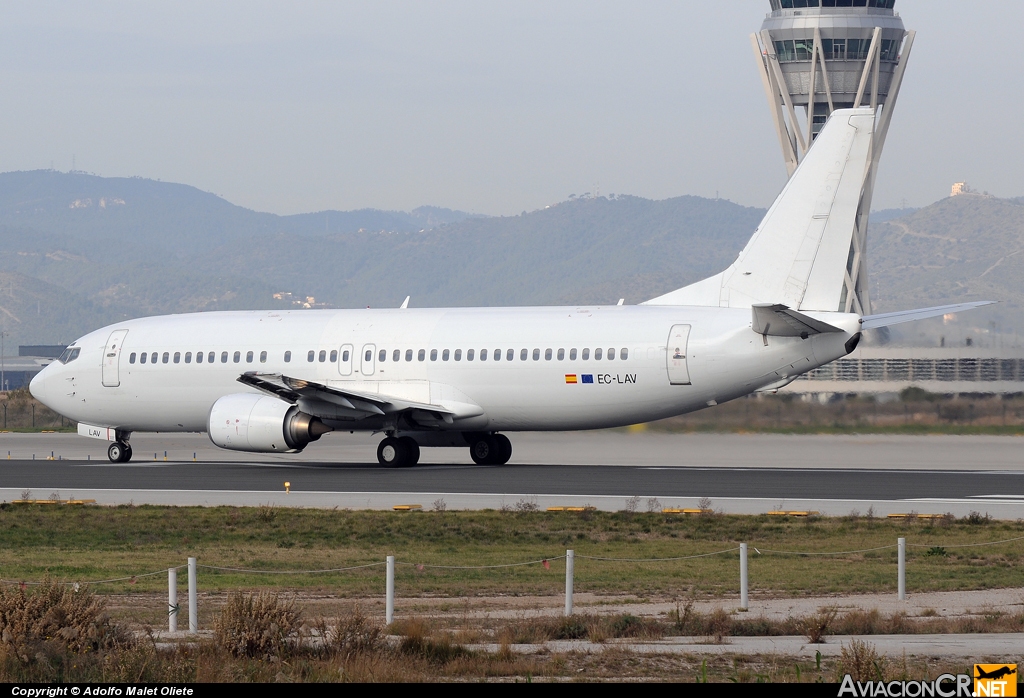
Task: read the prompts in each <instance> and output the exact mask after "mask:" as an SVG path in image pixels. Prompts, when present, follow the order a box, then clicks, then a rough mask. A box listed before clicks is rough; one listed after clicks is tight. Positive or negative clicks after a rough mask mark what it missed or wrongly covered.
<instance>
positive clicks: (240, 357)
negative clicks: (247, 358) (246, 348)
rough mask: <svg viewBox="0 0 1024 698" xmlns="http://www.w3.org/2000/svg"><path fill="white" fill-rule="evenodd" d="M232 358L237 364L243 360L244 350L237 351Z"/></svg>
mask: <svg viewBox="0 0 1024 698" xmlns="http://www.w3.org/2000/svg"><path fill="white" fill-rule="evenodd" d="M231 360H232V361H234V362H235V363H236V364H237V363H238V362H239V361H241V360H242V352H240V351H236V352H235V355H234V356H233V357H231Z"/></svg>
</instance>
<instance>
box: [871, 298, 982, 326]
mask: <svg viewBox="0 0 1024 698" xmlns="http://www.w3.org/2000/svg"><path fill="white" fill-rule="evenodd" d="M993 303H995V301H975V302H973V303H957V304H956V305H939V306H936V307H934V308H919V309H917V310H901V311H899V312H895V313H882V314H880V315H866V316H864V317H862V318H861V319H860V328H861V329H862V330H873V329H876V328H878V327H888V326H889V325H898V324H900V323H901V322H913V321H914V320H924V319H926V318H930V317H936V316H939V315H946V314H947V313H959V312H962V311H964V310H973V309H974V308H980V307H981V306H983V305H991V304H993Z"/></svg>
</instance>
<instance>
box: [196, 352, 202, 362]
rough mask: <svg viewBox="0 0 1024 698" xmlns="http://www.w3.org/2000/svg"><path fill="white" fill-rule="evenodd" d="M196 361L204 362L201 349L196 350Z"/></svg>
mask: <svg viewBox="0 0 1024 698" xmlns="http://www.w3.org/2000/svg"><path fill="white" fill-rule="evenodd" d="M196 363H197V364H201V363H203V352H201V351H197V352H196Z"/></svg>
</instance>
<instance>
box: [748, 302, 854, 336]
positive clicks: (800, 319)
mask: <svg viewBox="0 0 1024 698" xmlns="http://www.w3.org/2000/svg"><path fill="white" fill-rule="evenodd" d="M751 310H752V311H753V323H752V324H751V329H753V330H754V332H757V333H758V334H760V335H767V336H771V337H804V338H807V337H809V336H810V335H812V334H823V333H826V332H842V330H841V329H839V328H838V327H833V326H832V325H830V324H828V323H827V322H822V321H821V320H815V319H814V318H812V317H810V316H808V315H804V314H803V313H800V312H797V311H796V310H792V309H790V308H789V307H787V306H785V305H782V304H781V303H758V304H756V305H754V306H752V307H751Z"/></svg>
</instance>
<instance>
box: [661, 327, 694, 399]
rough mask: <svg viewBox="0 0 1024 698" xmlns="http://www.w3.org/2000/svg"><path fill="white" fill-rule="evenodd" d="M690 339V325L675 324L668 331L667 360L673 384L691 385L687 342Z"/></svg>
mask: <svg viewBox="0 0 1024 698" xmlns="http://www.w3.org/2000/svg"><path fill="white" fill-rule="evenodd" d="M689 339H690V326H689V325H673V326H672V331H671V332H669V333H668V347H667V351H666V352H665V360H666V362H667V367H668V382H669V383H670V384H672V385H690V370H689V369H688V368H687V366H686V342H687V341H688V340H689Z"/></svg>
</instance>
